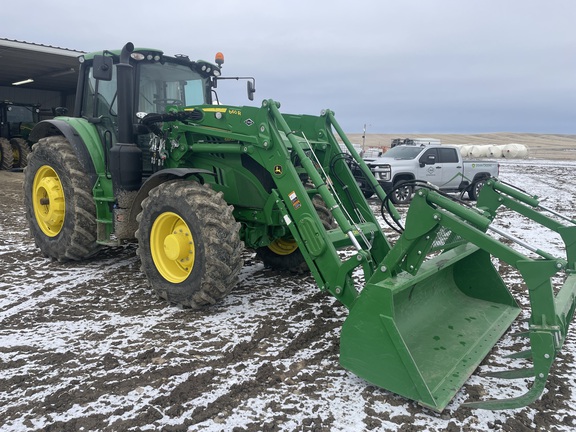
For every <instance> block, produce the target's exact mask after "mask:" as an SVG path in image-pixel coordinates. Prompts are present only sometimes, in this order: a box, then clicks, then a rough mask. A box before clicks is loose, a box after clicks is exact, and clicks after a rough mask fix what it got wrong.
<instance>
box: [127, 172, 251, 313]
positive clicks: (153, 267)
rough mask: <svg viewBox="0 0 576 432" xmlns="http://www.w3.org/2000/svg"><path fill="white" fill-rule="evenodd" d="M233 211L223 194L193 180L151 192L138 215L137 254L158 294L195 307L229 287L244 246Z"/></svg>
mask: <svg viewBox="0 0 576 432" xmlns="http://www.w3.org/2000/svg"><path fill="white" fill-rule="evenodd" d="M232 211H233V207H232V206H229V205H228V204H227V203H226V202H225V201H224V199H223V197H222V193H221V192H215V191H214V190H213V189H211V188H210V187H209V186H208V185H201V184H199V183H196V182H192V181H183V180H174V181H169V182H166V183H162V184H160V185H159V186H157V187H155V188H154V189H152V190H151V191H150V193H149V195H148V197H147V198H146V199H145V200H144V201H143V202H142V212H141V213H140V214H139V215H138V217H137V220H138V223H139V226H138V230H137V231H136V238H137V239H138V250H137V254H138V256H139V257H140V261H141V264H142V267H141V269H142V272H143V273H144V274H145V275H146V277H147V278H148V283H149V285H150V286H151V288H152V289H153V291H154V292H155V293H156V294H157V295H158V296H160V297H162V298H163V299H165V300H168V301H169V302H170V303H174V304H178V305H182V306H186V307H191V308H193V309H198V308H200V307H202V306H205V305H209V304H214V303H216V302H217V301H218V300H220V299H222V298H223V297H224V296H226V295H227V294H228V293H229V292H230V291H231V290H232V288H233V287H234V286H235V285H236V284H237V282H238V275H239V273H240V270H241V268H242V265H243V260H242V256H241V254H242V250H243V247H244V245H243V243H242V241H241V240H240V234H239V233H240V224H239V223H238V222H236V220H235V219H234V216H233V215H232Z"/></svg>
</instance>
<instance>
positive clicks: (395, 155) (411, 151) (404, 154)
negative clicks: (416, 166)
mask: <svg viewBox="0 0 576 432" xmlns="http://www.w3.org/2000/svg"><path fill="white" fill-rule="evenodd" d="M421 151H422V147H414V146H396V147H394V148H393V149H390V150H388V151H387V152H386V153H384V154H383V155H382V157H383V158H390V159H414V158H415V157H416V156H418V155H419V154H420V152H421Z"/></svg>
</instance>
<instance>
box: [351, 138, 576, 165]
mask: <svg viewBox="0 0 576 432" xmlns="http://www.w3.org/2000/svg"><path fill="white" fill-rule="evenodd" d="M348 137H349V138H350V140H351V141H352V142H353V143H354V144H362V134H349V135H348ZM424 137H430V138H437V139H440V140H441V141H442V144H476V145H480V144H511V143H516V144H524V145H525V146H526V147H528V155H529V157H530V158H532V159H540V158H543V159H571V160H576V135H554V134H534V133H507V132H501V133H483V134H472V135H464V134H367V135H366V140H365V145H366V147H390V141H391V140H392V138H424Z"/></svg>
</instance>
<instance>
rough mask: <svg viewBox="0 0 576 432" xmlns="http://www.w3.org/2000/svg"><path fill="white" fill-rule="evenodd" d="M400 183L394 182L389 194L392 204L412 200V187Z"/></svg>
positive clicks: (406, 202) (405, 202)
mask: <svg viewBox="0 0 576 432" xmlns="http://www.w3.org/2000/svg"><path fill="white" fill-rule="evenodd" d="M402 183H404V182H400V183H396V184H395V185H394V190H393V191H392V194H391V195H390V200H391V201H392V202H393V203H394V204H408V203H409V202H410V201H411V200H412V194H413V193H414V187H413V186H411V185H404V186H402Z"/></svg>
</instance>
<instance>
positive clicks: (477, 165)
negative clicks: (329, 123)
mask: <svg viewBox="0 0 576 432" xmlns="http://www.w3.org/2000/svg"><path fill="white" fill-rule="evenodd" d="M366 163H367V164H368V167H370V169H371V170H372V172H373V173H374V175H375V177H376V179H377V180H378V182H379V183H380V185H381V186H382V188H383V189H384V191H385V192H386V193H387V194H388V195H390V199H391V200H392V202H393V203H394V204H405V203H407V202H409V201H410V199H411V198H412V193H413V192H414V188H415V185H414V184H411V183H410V181H414V180H419V181H424V182H428V183H431V184H433V185H434V186H436V187H437V188H439V189H440V190H442V191H444V192H462V193H463V192H467V193H468V196H469V198H470V199H471V200H476V199H477V198H478V191H479V190H480V188H481V187H482V186H483V185H484V181H485V180H486V179H487V178H489V177H497V176H498V172H499V164H498V163H497V162H492V161H463V160H462V156H461V155H460V151H459V150H458V148H456V147H451V146H447V145H428V146H425V147H416V146H396V147H394V148H392V149H390V150H388V151H387V152H386V153H384V154H383V155H382V156H381V157H378V158H371V159H366ZM402 182H408V183H407V184H404V185H402V186H400V184H401V183H402ZM359 183H361V185H360V186H361V188H363V191H364V194H365V195H366V196H369V195H371V190H368V189H367V187H365V186H364V184H362V182H361V181H359ZM399 186H400V187H399Z"/></svg>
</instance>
